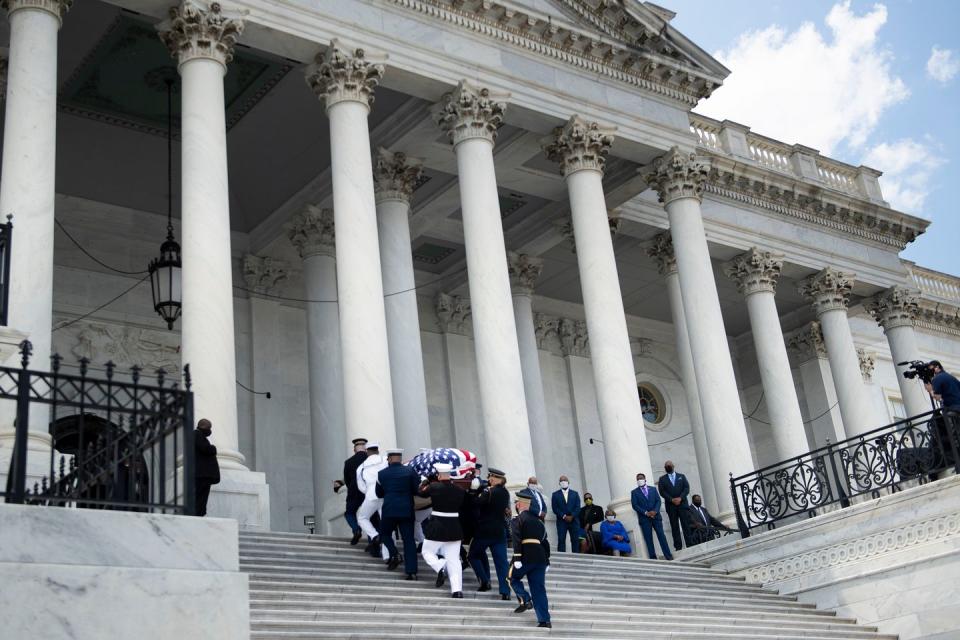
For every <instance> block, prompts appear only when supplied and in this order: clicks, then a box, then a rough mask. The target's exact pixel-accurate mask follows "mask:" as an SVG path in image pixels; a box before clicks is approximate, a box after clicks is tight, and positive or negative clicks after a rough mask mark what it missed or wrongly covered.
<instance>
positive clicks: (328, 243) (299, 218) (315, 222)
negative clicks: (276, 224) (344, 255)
mask: <svg viewBox="0 0 960 640" xmlns="http://www.w3.org/2000/svg"><path fill="white" fill-rule="evenodd" d="M285 229H286V232H287V238H289V239H290V242H291V244H293V246H294V247H296V248H297V251H298V252H299V253H300V257H301V258H303V259H304V260H306V259H307V258H310V257H312V256H330V257H332V258H336V257H337V252H336V232H335V229H334V223H333V209H325V208H320V207H318V206H317V205H314V204H308V205H307V206H306V207H304V209H303V211H301V212H300V213H298V214H297V215H295V216H294V217H293V219H292V220H291V221H290V222H289V223H287V224H286V225H285Z"/></svg>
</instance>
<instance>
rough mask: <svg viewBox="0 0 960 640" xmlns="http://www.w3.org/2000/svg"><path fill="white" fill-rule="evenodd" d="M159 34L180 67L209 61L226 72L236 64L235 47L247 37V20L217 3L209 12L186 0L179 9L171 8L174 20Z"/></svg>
mask: <svg viewBox="0 0 960 640" xmlns="http://www.w3.org/2000/svg"><path fill="white" fill-rule="evenodd" d="M158 31H159V35H160V39H161V40H162V41H163V43H164V44H165V45H167V49H169V50H170V55H172V56H173V57H174V58H176V59H177V62H178V63H179V64H183V63H185V62H188V61H190V60H193V59H194V58H207V59H209V60H215V61H216V62H219V63H220V64H222V65H223V66H224V68H226V65H227V64H228V63H229V62H230V61H231V60H233V47H234V45H235V44H236V43H237V40H238V39H239V38H240V35H241V34H242V33H243V20H242V17H241V15H240V14H238V13H225V12H224V11H223V8H222V7H221V6H220V4H219V3H217V2H213V3H211V4H210V5H209V8H208V7H205V6H204V5H202V4H199V3H197V2H193V1H192V0H186V1H185V2H183V3H182V4H181V5H180V6H179V7H170V18H169V20H167V21H166V22H164V23H163V24H161V25H160V26H159V27H158Z"/></svg>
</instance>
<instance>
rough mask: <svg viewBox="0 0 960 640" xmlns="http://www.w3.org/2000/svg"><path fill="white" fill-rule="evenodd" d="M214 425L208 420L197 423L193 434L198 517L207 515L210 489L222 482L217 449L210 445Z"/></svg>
mask: <svg viewBox="0 0 960 640" xmlns="http://www.w3.org/2000/svg"><path fill="white" fill-rule="evenodd" d="M212 431H213V425H212V424H210V421H209V420H207V419H206V418H203V419H202V420H200V421H199V422H197V428H196V430H195V431H194V432H193V443H194V450H195V451H196V456H195V459H194V464H195V466H196V473H195V474H194V478H195V479H196V482H195V484H196V487H195V489H196V503H195V509H196V514H197V515H198V516H205V515H207V500H208V499H209V498H210V487H212V486H213V485H215V484H218V483H219V482H220V463H218V462H217V448H216V447H215V446H214V445H212V444H210V433H211V432H212Z"/></svg>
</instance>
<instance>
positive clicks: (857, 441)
mask: <svg viewBox="0 0 960 640" xmlns="http://www.w3.org/2000/svg"><path fill="white" fill-rule="evenodd" d="M958 452H960V413H958V412H956V411H950V410H940V409H937V410H936V411H931V412H929V413H925V414H922V415H919V416H914V417H912V418H907V419H906V420H901V421H899V422H894V423H893V424H890V425H887V426H885V427H881V428H879V429H875V430H873V431H870V432H868V433H864V434H862V435H859V436H856V437H853V438H848V439H847V440H844V441H842V442H838V443H836V444H829V443H828V444H827V446H825V447H823V448H821V449H816V450H814V451H811V452H810V453H807V454H804V455H802V456H799V457H797V458H791V459H789V460H784V461H782V462H778V463H777V464H773V465H770V466H768V467H764V468H763V469H759V470H757V471H754V472H752V473H748V474H746V475H743V476H740V477H738V478H734V477H732V474H731V478H730V490H731V492H732V493H733V508H734V513H735V515H736V518H737V526H738V528H739V529H740V534H741V535H742V536H743V537H747V536H749V535H750V531H751V530H752V529H755V528H757V527H765V528H767V529H773V528H775V527H776V525H777V524H778V523H781V522H784V521H792V520H796V519H797V518H803V517H811V518H812V517H814V516H816V515H818V514H820V513H824V512H825V511H828V510H831V509H835V508H845V507H848V506H850V504H851V501H852V500H853V499H855V498H858V497H861V496H865V497H869V498H878V497H880V496H881V495H882V494H884V493H893V492H896V491H900V490H902V489H903V488H904V486H905V484H906V483H918V484H923V483H926V482H929V481H931V480H935V479H937V476H938V474H940V473H942V472H944V471H945V470H947V469H950V468H952V469H955V470H956V471H957V472H958V473H960V455H958Z"/></svg>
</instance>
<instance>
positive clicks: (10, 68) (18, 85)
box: [0, 0, 72, 484]
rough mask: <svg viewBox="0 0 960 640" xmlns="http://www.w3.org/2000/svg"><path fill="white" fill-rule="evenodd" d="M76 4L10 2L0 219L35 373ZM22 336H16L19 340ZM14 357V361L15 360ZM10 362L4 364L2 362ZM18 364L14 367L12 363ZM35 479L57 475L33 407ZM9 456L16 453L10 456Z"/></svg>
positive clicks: (2, 423)
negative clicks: (60, 37)
mask: <svg viewBox="0 0 960 640" xmlns="http://www.w3.org/2000/svg"><path fill="white" fill-rule="evenodd" d="M71 4H72V3H71V1H70V0H5V2H4V3H3V6H4V8H6V9H7V12H8V19H9V22H10V44H9V52H8V59H7V61H6V117H5V121H4V122H5V124H4V129H3V168H2V175H3V181H2V182H0V217H2V221H3V222H6V217H7V216H8V215H12V216H13V223H14V228H15V240H16V243H15V244H14V245H13V246H14V251H13V253H12V254H11V257H10V293H9V295H10V298H9V305H10V311H9V317H8V321H7V322H8V326H9V327H10V328H11V329H16V330H18V331H19V332H22V333H23V334H26V337H27V338H28V339H29V340H30V342H31V343H32V344H33V355H32V357H31V368H34V369H40V370H46V369H48V368H49V367H50V342H51V332H50V330H51V327H52V324H53V244H54V243H53V233H54V200H55V197H56V176H55V174H56V165H57V161H56V153H57V33H58V32H59V30H60V24H61V20H62V19H63V16H64V15H65V14H66V12H67V10H68V9H69V8H70V5H71ZM17 337H20V338H22V336H14V335H11V336H10V338H13V339H16V338H17ZM11 360H14V358H11ZM0 364H4V363H0ZM6 364H10V365H12V366H17V365H14V364H13V362H10V363H6ZM3 404H5V405H9V407H3V410H2V412H0V479H5V478H6V475H7V469H8V467H9V460H10V458H9V457H8V456H9V455H10V454H11V453H12V450H13V446H14V440H15V432H14V410H15V409H14V407H13V403H3ZM30 413H31V415H30V425H29V432H28V440H27V448H28V450H30V451H33V452H35V453H31V454H29V456H28V462H27V464H28V474H29V475H30V477H31V478H33V477H34V475H35V474H34V471H36V472H37V473H43V474H47V473H49V470H48V466H47V465H49V458H48V457H47V455H48V454H49V451H50V435H49V425H48V422H49V419H48V416H49V412H48V411H47V409H46V407H44V406H43V405H34V406H32V407H31V408H30ZM8 452H9V453H8ZM28 484H29V483H28Z"/></svg>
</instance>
